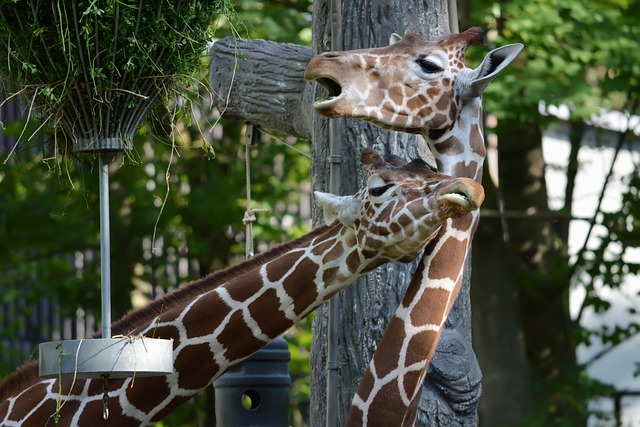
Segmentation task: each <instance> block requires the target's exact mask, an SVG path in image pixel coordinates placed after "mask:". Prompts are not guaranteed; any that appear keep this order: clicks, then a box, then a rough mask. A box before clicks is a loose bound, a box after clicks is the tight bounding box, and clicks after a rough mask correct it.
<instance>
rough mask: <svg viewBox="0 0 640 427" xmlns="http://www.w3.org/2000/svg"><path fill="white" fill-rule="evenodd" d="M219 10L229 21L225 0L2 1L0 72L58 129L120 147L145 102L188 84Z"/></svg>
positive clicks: (228, 5) (146, 105) (136, 123)
mask: <svg viewBox="0 0 640 427" xmlns="http://www.w3.org/2000/svg"><path fill="white" fill-rule="evenodd" d="M220 14H222V15H226V16H229V17H230V18H231V19H235V13H234V11H233V8H232V2H231V1H230V0H218V1H212V2H203V1H188V2H172V1H168V0H163V1H157V2H145V1H132V0H128V1H121V0H104V1H89V0H84V1H74V2H70V1H65V0H56V1H26V0H3V1H2V2H0V73H1V74H2V76H3V78H4V80H5V82H6V83H11V84H12V85H14V87H17V86H19V87H20V91H21V92H22V93H23V94H24V95H25V97H27V98H28V99H31V100H32V101H33V102H32V103H33V104H34V105H36V106H38V107H39V112H40V114H41V116H42V117H43V118H44V120H45V121H50V122H52V123H53V125H54V126H56V127H57V131H58V135H59V136H66V137H69V138H71V139H79V138H96V137H100V138H108V137H111V138H119V139H122V140H124V142H125V144H127V145H128V144H129V143H130V139H131V138H132V136H133V133H134V132H135V131H136V130H137V128H138V126H139V123H140V122H141V121H142V120H143V119H144V117H145V116H146V112H147V111H148V109H149V107H150V104H152V103H153V102H154V101H155V100H156V99H157V98H159V97H161V96H168V94H169V93H170V92H171V90H174V89H175V88H176V87H177V86H183V87H190V86H191V85H192V83H193V81H192V77H191V76H192V72H193V70H194V69H195V68H197V66H198V64H199V61H200V58H201V57H202V55H203V52H204V51H205V50H206V46H207V42H209V41H210V40H211V38H212V33H211V31H209V30H210V28H213V26H212V18H213V17H214V16H218V15H220ZM183 90H186V89H183ZM92 116H93V117H92ZM133 118H135V120H134V119H133ZM78 119H80V120H78ZM121 128H122V129H121Z"/></svg>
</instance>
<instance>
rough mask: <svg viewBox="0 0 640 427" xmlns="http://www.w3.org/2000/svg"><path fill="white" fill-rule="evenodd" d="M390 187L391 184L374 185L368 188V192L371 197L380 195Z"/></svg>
mask: <svg viewBox="0 0 640 427" xmlns="http://www.w3.org/2000/svg"><path fill="white" fill-rule="evenodd" d="M391 187H393V184H387V185H383V186H382V187H374V188H372V189H370V190H369V194H370V195H371V196H373V197H380V196H382V195H383V194H384V193H385V192H386V191H387V190H388V189H390V188H391Z"/></svg>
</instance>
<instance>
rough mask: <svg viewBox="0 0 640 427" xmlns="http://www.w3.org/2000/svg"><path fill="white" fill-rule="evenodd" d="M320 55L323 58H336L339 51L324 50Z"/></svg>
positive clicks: (338, 55)
mask: <svg viewBox="0 0 640 427" xmlns="http://www.w3.org/2000/svg"><path fill="white" fill-rule="evenodd" d="M321 56H323V57H324V58H328V59H336V58H339V57H340V53H339V52H325V53H323V54H321Z"/></svg>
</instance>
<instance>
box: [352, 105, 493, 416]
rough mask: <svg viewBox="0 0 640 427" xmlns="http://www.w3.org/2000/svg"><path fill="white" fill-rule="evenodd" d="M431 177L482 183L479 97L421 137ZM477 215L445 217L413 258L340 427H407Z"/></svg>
mask: <svg viewBox="0 0 640 427" xmlns="http://www.w3.org/2000/svg"><path fill="white" fill-rule="evenodd" d="M424 136H425V139H426V140H427V142H428V144H429V146H430V148H431V151H432V153H433V154H434V157H435V159H436V163H437V166H438V171H439V172H442V173H444V174H447V175H451V176H455V177H467V178H472V179H474V180H475V181H476V182H481V180H482V167H483V163H484V159H485V155H486V154H485V146H484V137H483V132H482V105H481V100H480V98H476V99H473V100H470V101H469V102H468V104H467V105H464V108H463V109H462V111H461V114H460V117H459V118H458V120H457V121H456V122H455V124H454V126H453V127H452V128H451V129H449V130H447V131H445V132H444V133H442V132H434V131H426V132H425V133H424ZM478 219H479V214H478V211H474V212H472V213H470V214H467V215H465V216H463V217H461V218H457V219H448V220H447V221H446V222H445V224H444V225H443V227H442V228H441V229H440V232H439V233H438V235H437V237H436V238H435V239H434V240H432V241H431V242H430V243H429V245H428V246H427V248H426V249H425V252H424V254H423V256H422V258H421V260H420V263H419V264H418V267H417V269H416V272H415V273H414V275H413V278H412V280H411V282H410V283H409V286H408V287H407V291H406V293H405V296H404V298H403V300H402V302H401V303H400V305H399V306H398V308H397V310H396V312H395V314H394V316H393V317H392V318H391V320H390V322H389V326H388V327H387V329H386V331H385V333H384V335H383V337H382V339H381V341H380V343H379V344H378V348H377V349H376V352H375V354H374V356H373V358H372V360H371V361H370V363H369V365H368V367H367V369H366V371H365V373H364V375H363V377H362V380H361V381H360V384H359V387H358V390H357V391H356V394H355V395H354V398H353V401H352V405H351V408H350V412H349V416H348V419H347V423H346V425H347V426H354V427H355V426H366V425H370V424H369V423H371V425H400V426H413V425H414V423H415V419H416V414H417V408H418V403H419V400H420V395H421V391H422V384H423V382H424V378H425V375H426V371H427V367H428V366H429V362H430V361H431V359H432V357H433V355H434V353H435V350H436V347H437V345H438V341H439V339H440V335H441V334H442V330H443V327H444V324H445V321H446V319H447V316H448V315H449V312H450V311H451V308H452V307H453V303H454V302H455V300H456V297H457V295H458V293H459V291H460V286H461V284H462V275H463V270H464V264H465V261H466V258H467V254H468V252H469V247H470V244H471V240H472V238H473V234H474V232H475V229H476V226H477V223H478Z"/></svg>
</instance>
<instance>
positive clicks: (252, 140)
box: [242, 123, 269, 259]
mask: <svg viewBox="0 0 640 427" xmlns="http://www.w3.org/2000/svg"><path fill="white" fill-rule="evenodd" d="M244 141H245V153H244V157H245V163H246V165H245V169H246V172H247V174H246V175H247V183H246V191H247V210H246V211H245V213H244V218H243V219H242V222H243V223H244V225H245V228H246V236H245V256H246V257H247V259H249V258H253V255H254V250H253V222H254V221H255V220H256V219H257V218H256V214H257V213H266V212H269V210H268V209H251V162H250V158H251V147H252V146H254V145H257V144H258V143H259V142H260V131H259V130H258V127H257V126H256V125H254V124H253V123H247V129H246V131H245V137H244Z"/></svg>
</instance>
